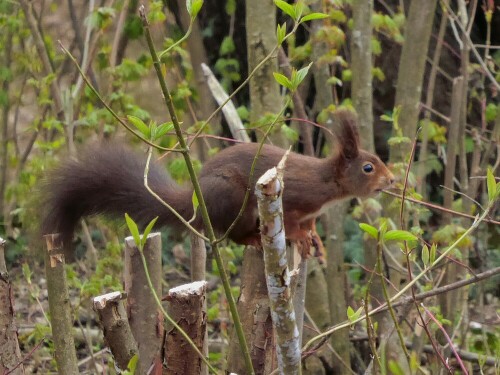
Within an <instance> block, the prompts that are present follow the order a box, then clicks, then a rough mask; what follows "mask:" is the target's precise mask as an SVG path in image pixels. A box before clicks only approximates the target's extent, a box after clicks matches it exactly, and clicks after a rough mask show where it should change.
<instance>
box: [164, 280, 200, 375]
mask: <svg viewBox="0 0 500 375" xmlns="http://www.w3.org/2000/svg"><path fill="white" fill-rule="evenodd" d="M206 291H207V282H206V281H195V282H193V283H190V284H185V285H181V286H178V287H176V288H173V289H170V291H169V292H168V295H167V301H169V307H168V310H169V314H170V316H171V317H172V319H173V320H174V321H175V322H176V323H177V324H178V325H179V326H180V327H181V328H182V329H183V330H184V331H185V332H186V333H187V334H188V335H189V337H190V338H191V339H192V340H193V342H194V343H195V345H196V346H197V347H198V349H199V350H200V351H201V352H203V351H202V350H203V347H204V341H205V332H206V329H207V314H206V308H205V300H206ZM164 352H165V357H166V358H165V362H166V366H167V367H166V368H165V369H164V371H163V374H165V375H178V374H184V375H199V374H200V373H201V371H202V367H203V366H202V364H203V362H202V360H201V358H200V356H199V355H198V353H196V351H194V350H193V348H192V346H191V345H190V344H189V343H188V342H187V341H186V339H185V338H184V337H183V336H182V335H181V334H180V333H179V331H178V330H177V329H176V328H175V327H170V328H169V329H168V330H167V334H166V337H165V347H164Z"/></svg>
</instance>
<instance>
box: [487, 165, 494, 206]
mask: <svg viewBox="0 0 500 375" xmlns="http://www.w3.org/2000/svg"><path fill="white" fill-rule="evenodd" d="M486 184H487V186H488V200H489V201H490V202H493V201H494V200H495V199H496V195H497V183H496V181H495V176H494V175H493V172H492V171H491V168H488V172H486Z"/></svg>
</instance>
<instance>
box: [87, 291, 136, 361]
mask: <svg viewBox="0 0 500 375" xmlns="http://www.w3.org/2000/svg"><path fill="white" fill-rule="evenodd" d="M125 298H127V293H123V292H113V293H108V294H103V295H101V296H98V297H95V298H94V300H93V308H94V311H95V312H96V313H97V314H98V315H99V321H100V322H101V325H102V330H103V334H104V340H105V341H106V344H107V345H108V347H109V349H110V350H111V353H112V354H113V358H114V359H115V363H116V366H117V367H118V368H119V369H120V370H126V369H127V367H128V364H129V362H130V360H131V359H132V357H133V356H134V355H136V354H137V353H138V351H137V343H136V342H135V340H134V337H133V336H132V331H131V330H130V325H129V324H128V317H127V312H126V311H125V307H124V306H123V300H124V299H125Z"/></svg>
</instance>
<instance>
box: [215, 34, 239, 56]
mask: <svg viewBox="0 0 500 375" xmlns="http://www.w3.org/2000/svg"><path fill="white" fill-rule="evenodd" d="M235 49H236V47H235V45H234V40H233V38H232V37H230V36H226V37H225V38H224V39H223V40H222V43H221V44H220V48H219V55H221V56H225V55H228V54H230V53H232V52H234V50H235Z"/></svg>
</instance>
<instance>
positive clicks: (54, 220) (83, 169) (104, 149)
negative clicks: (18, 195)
mask: <svg viewBox="0 0 500 375" xmlns="http://www.w3.org/2000/svg"><path fill="white" fill-rule="evenodd" d="M145 161H146V155H143V156H141V155H139V154H137V153H135V152H134V151H132V150H130V149H129V148H126V147H124V146H122V145H119V144H116V143H100V144H95V145H92V146H90V147H87V148H86V149H85V150H83V152H82V153H81V154H79V157H78V159H69V160H67V161H64V162H62V163H61V164H60V166H59V167H57V168H56V169H54V170H53V171H51V172H50V174H49V175H48V177H47V179H46V181H45V186H43V191H44V201H43V202H42V207H43V212H42V217H43V219H42V225H41V230H42V233H43V234H49V233H61V234H62V236H63V241H64V243H65V244H66V246H68V245H69V242H70V241H71V239H72V236H73V232H74V230H75V227H76V225H77V224H78V221H79V220H80V219H81V218H82V217H84V216H89V215H96V214H105V215H107V216H112V217H117V218H123V216H124V214H125V213H128V214H129V215H130V216H131V217H132V218H133V219H134V220H135V221H136V222H137V223H138V224H139V225H141V226H144V225H145V224H147V223H148V222H149V221H151V220H152V219H153V218H155V217H156V216H158V217H159V218H158V221H157V225H158V226H163V225H168V226H173V227H179V228H181V222H180V221H179V220H178V219H177V218H175V217H174V216H173V215H172V214H171V212H170V210H169V209H168V208H166V207H165V206H163V205H162V204H161V203H160V202H159V201H158V200H157V199H156V198H155V197H153V196H152V195H151V194H150V193H149V192H148V191H147V190H146V188H145V186H144V179H143V178H144V167H145ZM148 185H149V186H150V187H151V189H152V190H153V191H154V192H155V193H157V194H158V195H159V196H160V197H162V198H163V199H164V200H165V201H166V202H167V203H168V204H169V205H171V206H172V207H173V208H174V209H175V210H176V211H177V212H179V213H180V214H181V215H182V216H183V217H184V218H189V217H191V216H192V205H191V204H190V202H191V199H190V197H191V190H190V189H184V188H181V187H180V186H179V185H177V184H176V183H175V182H174V181H173V180H172V179H171V178H170V176H168V174H167V173H165V172H164V171H163V170H162V169H161V168H159V167H158V166H156V165H155V163H154V161H152V162H151V165H150V169H149V174H148Z"/></svg>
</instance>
